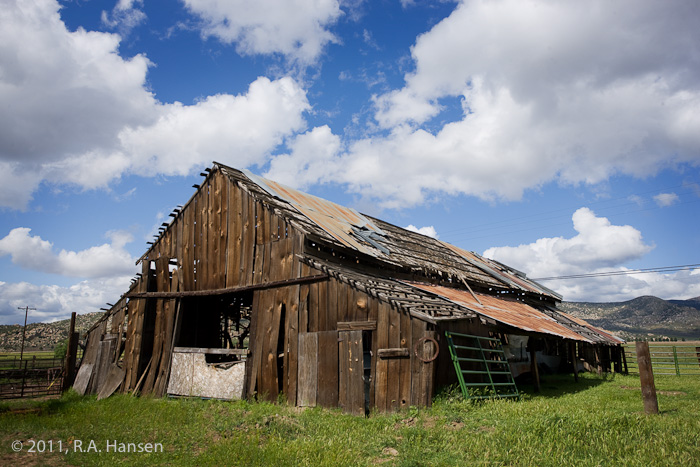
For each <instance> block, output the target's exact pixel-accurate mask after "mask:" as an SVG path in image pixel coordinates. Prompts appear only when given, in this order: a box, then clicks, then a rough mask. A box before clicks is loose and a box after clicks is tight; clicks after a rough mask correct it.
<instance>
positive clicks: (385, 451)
mask: <svg viewBox="0 0 700 467" xmlns="http://www.w3.org/2000/svg"><path fill="white" fill-rule="evenodd" d="M382 454H384V455H385V456H392V457H396V456H398V455H399V451H397V450H396V449H394V448H384V449H382Z"/></svg>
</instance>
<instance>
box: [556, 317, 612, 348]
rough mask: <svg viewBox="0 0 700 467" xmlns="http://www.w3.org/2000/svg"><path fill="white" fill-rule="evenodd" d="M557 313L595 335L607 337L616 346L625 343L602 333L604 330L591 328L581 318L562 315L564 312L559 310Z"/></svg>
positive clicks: (604, 332) (606, 333) (607, 333)
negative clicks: (595, 333)
mask: <svg viewBox="0 0 700 467" xmlns="http://www.w3.org/2000/svg"><path fill="white" fill-rule="evenodd" d="M557 313H559V314H560V315H562V316H565V317H567V318H569V319H570V320H571V321H573V322H574V323H576V324H579V325H581V326H585V327H586V328H588V329H590V330H592V331H594V332H597V333H599V334H602V335H603V336H605V337H607V338H608V339H610V340H611V341H613V342H617V343H618V344H624V343H625V341H624V340H623V339H620V338H619V337H617V336H615V335H613V334H610V333H609V332H607V331H604V330H602V329H600V328H596V327H594V326H591V325H590V324H588V322H586V321H584V320H582V319H581V318H577V317H575V316H572V315H570V314H568V313H564V312H563V311H561V310H557Z"/></svg>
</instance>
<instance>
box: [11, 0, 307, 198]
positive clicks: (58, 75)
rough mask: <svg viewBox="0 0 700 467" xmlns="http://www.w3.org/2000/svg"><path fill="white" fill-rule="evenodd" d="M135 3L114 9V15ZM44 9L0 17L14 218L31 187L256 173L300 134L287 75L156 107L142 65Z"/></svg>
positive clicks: (19, 5) (300, 104) (36, 0)
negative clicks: (228, 170)
mask: <svg viewBox="0 0 700 467" xmlns="http://www.w3.org/2000/svg"><path fill="white" fill-rule="evenodd" d="M141 5H142V4H141V2H138V1H128V0H122V1H120V2H119V3H118V4H117V6H116V7H115V11H117V10H118V11H125V12H132V13H133V12H134V11H136V10H135V9H136V7H137V6H141ZM58 10H59V4H58V3H57V2H56V1H55V0H28V1H18V0H11V1H10V2H8V4H7V5H4V6H3V8H2V9H0V169H1V170H0V206H2V207H10V208H14V209H26V208H27V205H28V203H29V202H30V201H31V199H32V193H33V192H34V191H35V190H36V189H37V188H38V187H39V185H40V184H41V183H42V181H47V182H49V183H53V184H59V185H60V184H65V183H69V184H75V185H77V186H79V187H82V188H84V189H95V188H102V187H106V186H107V185H108V184H109V183H110V182H111V181H113V180H115V179H118V178H119V177H120V176H122V175H123V174H128V173H134V172H137V173H139V174H141V175H157V174H178V175H183V174H188V173H190V172H191V171H194V170H197V169H199V168H201V166H202V165H204V164H207V163H210V162H211V161H212V160H218V161H220V162H224V163H228V164H231V165H234V166H236V167H247V166H250V165H262V164H265V163H266V162H267V161H268V159H269V157H270V154H271V153H272V152H273V150H274V149H276V147H277V146H278V145H280V144H283V143H284V141H285V139H286V138H287V137H291V136H293V135H294V134H295V133H296V132H299V131H303V130H304V129H305V126H306V122H305V120H304V117H303V115H304V113H305V112H307V111H308V110H309V109H310V108H311V107H310V104H309V102H308V99H307V96H306V91H305V90H304V89H303V88H302V87H301V85H300V84H299V83H298V82H297V81H295V80H294V79H292V78H290V77H282V78H279V79H275V80H270V79H268V78H265V77H259V78H257V79H256V80H254V81H253V82H252V83H251V84H250V86H249V87H248V89H247V92H246V93H242V94H239V95H230V94H217V95H214V96H208V97H204V98H202V99H201V100H200V101H198V102H196V103H194V104H192V105H186V104H183V103H179V102H175V103H172V104H164V103H161V102H159V101H158V100H156V99H155V97H154V96H153V94H152V93H151V92H150V91H149V90H148V84H147V79H146V76H147V72H148V68H149V66H151V62H150V61H149V60H148V59H147V58H146V57H145V56H144V55H135V56H134V57H131V58H128V59H124V58H122V57H121V56H120V55H119V53H118V47H119V43H120V37H119V36H118V35H116V34H107V33H101V32H92V31H86V30H84V29H80V28H79V29H77V30H76V31H69V30H68V29H67V28H66V25H65V24H64V23H63V22H62V21H61V18H60V16H59V14H58Z"/></svg>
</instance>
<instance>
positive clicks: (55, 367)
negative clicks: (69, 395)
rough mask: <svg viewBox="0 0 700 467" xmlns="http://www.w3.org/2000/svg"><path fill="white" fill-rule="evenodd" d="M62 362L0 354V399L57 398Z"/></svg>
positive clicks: (39, 357)
mask: <svg viewBox="0 0 700 467" xmlns="http://www.w3.org/2000/svg"><path fill="white" fill-rule="evenodd" d="M63 364H64V362H63V359H61V358H54V357H53V354H51V355H50V356H48V357H43V356H41V355H40V356H38V357H37V356H36V355H33V356H31V357H27V358H24V359H21V360H20V358H19V356H18V355H0V399H17V398H23V397H41V396H51V395H60V394H61V392H62V390H63Z"/></svg>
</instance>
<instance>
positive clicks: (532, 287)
mask: <svg viewBox="0 0 700 467" xmlns="http://www.w3.org/2000/svg"><path fill="white" fill-rule="evenodd" d="M441 243H442V244H443V245H444V246H445V247H447V248H449V249H450V250H452V251H453V252H455V253H457V254H458V255H460V256H461V257H463V258H464V259H465V260H467V261H468V262H469V263H470V264H472V265H474V266H476V267H478V268H479V269H481V270H482V271H484V272H486V273H488V274H489V275H491V276H493V277H495V278H496V279H498V280H500V281H502V282H503V283H504V284H506V285H508V286H509V287H512V288H514V289H520V290H524V291H528V292H534V293H537V294H540V295H550V296H552V297H554V298H556V299H557V300H561V299H562V296H561V295H559V294H557V293H556V292H554V291H552V290H550V289H548V288H546V287H544V286H542V285H540V284H538V283H536V282H534V281H531V280H530V279H527V278H526V277H523V276H519V275H517V274H514V273H512V272H510V271H509V270H507V269H506V268H504V267H501V266H502V265H500V263H497V262H495V261H491V260H489V259H487V258H484V257H482V256H479V255H477V254H476V253H473V252H471V251H467V250H464V249H462V248H460V247H458V246H455V245H451V244H449V243H446V242H441Z"/></svg>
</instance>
